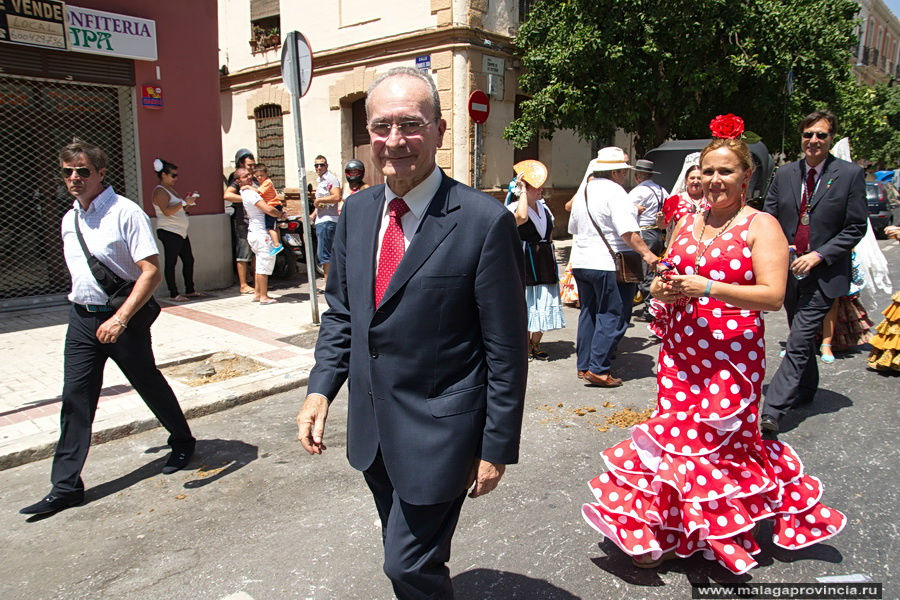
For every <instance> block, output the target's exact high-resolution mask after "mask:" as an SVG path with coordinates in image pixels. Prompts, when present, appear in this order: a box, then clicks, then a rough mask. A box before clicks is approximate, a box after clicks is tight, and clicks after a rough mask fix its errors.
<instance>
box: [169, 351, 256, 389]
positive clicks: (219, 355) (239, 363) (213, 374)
mask: <svg viewBox="0 0 900 600" xmlns="http://www.w3.org/2000/svg"><path fill="white" fill-rule="evenodd" d="M268 368H269V367H268V366H267V365H264V364H263V363H261V362H259V361H255V360H253V359H252V358H247V357H246V356H240V355H239V354H234V353H233V352H216V353H215V354H213V355H212V356H209V357H207V358H204V359H197V360H191V361H187V362H183V363H180V364H177V365H172V366H169V367H163V368H161V369H160V371H162V372H163V375H165V376H166V377H172V378H174V379H177V380H178V381H180V382H182V383H186V384H188V385H189V386H191V387H197V386H200V385H206V384H207V383H214V382H216V381H225V380H226V379H232V378H234V377H241V376H243V375H248V374H250V373H256V372H257V371H262V370H264V369H268Z"/></svg>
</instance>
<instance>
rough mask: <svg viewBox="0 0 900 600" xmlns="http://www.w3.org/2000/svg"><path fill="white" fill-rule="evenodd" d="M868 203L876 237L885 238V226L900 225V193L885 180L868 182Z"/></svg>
mask: <svg viewBox="0 0 900 600" xmlns="http://www.w3.org/2000/svg"><path fill="white" fill-rule="evenodd" d="M866 204H868V205H869V220H870V221H871V223H872V231H873V232H874V233H875V237H878V238H882V239H883V238H884V228H885V227H886V226H888V225H900V193H898V192H897V188H895V187H894V186H893V185H892V184H890V183H887V182H884V181H867V182H866Z"/></svg>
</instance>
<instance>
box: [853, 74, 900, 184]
mask: <svg viewBox="0 0 900 600" xmlns="http://www.w3.org/2000/svg"><path fill="white" fill-rule="evenodd" d="M839 106H840V112H839V115H840V120H839V122H840V123H841V130H842V132H843V134H844V135H848V136H850V152H851V154H852V155H853V158H854V159H855V160H866V161H869V162H873V163H876V164H879V165H883V166H885V167H888V168H893V167H895V166H897V165H900V86H898V85H896V84H895V85H893V86H887V85H878V86H875V87H864V86H859V85H855V84H852V83H850V84H847V85H845V86H844V87H843V88H842V90H841V101H840V104H839Z"/></svg>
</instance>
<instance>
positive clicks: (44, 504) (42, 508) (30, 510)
mask: <svg viewBox="0 0 900 600" xmlns="http://www.w3.org/2000/svg"><path fill="white" fill-rule="evenodd" d="M83 500H84V492H79V493H76V494H67V495H65V496H57V495H55V494H52V493H51V494H48V495H47V497H46V498H44V499H43V500H41V501H40V502H35V503H34V504H32V505H31V506H26V507H25V508H23V509H21V510H20V511H19V512H20V513H22V514H23V515H43V514H47V513H55V512H57V511H60V510H63V509H66V508H69V507H70V506H75V505H76V504H81V502H82V501H83Z"/></svg>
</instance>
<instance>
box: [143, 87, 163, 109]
mask: <svg viewBox="0 0 900 600" xmlns="http://www.w3.org/2000/svg"><path fill="white" fill-rule="evenodd" d="M141 106H143V107H144V108H162V107H163V97H162V88H161V87H159V86H158V85H142V86H141Z"/></svg>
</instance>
